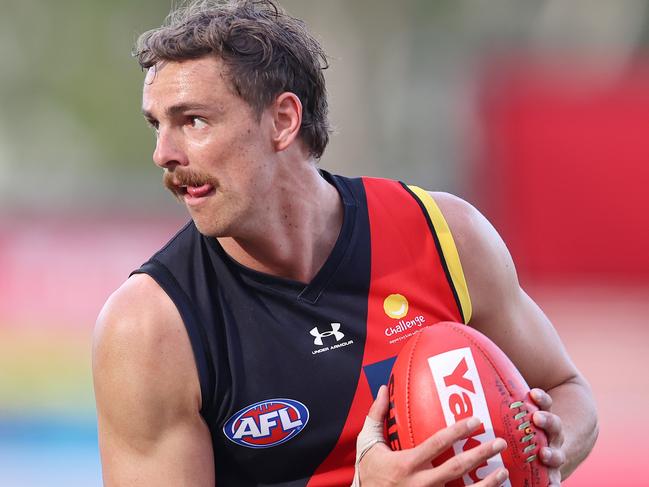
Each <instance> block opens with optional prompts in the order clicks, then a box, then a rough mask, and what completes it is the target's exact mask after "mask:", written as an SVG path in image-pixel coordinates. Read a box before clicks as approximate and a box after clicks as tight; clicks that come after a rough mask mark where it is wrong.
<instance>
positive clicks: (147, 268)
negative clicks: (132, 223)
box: [131, 259, 214, 417]
mask: <svg viewBox="0 0 649 487" xmlns="http://www.w3.org/2000/svg"><path fill="white" fill-rule="evenodd" d="M133 274H147V275H149V276H151V278H153V280H155V281H156V282H157V283H158V285H159V286H160V287H161V288H162V290H163V291H164V292H165V293H167V295H168V296H169V298H171V300H172V301H173V303H174V304H175V305H176V308H177V309H178V312H179V313H180V317H181V318H182V320H183V323H184V325H185V330H187V335H188V336H189V342H190V344H191V347H192V351H193V353H194V361H195V363H196V369H197V371H198V380H199V383H200V387H201V415H203V416H204V417H205V415H206V413H207V411H208V410H209V406H210V401H211V398H212V397H213V395H212V393H211V392H212V390H213V384H214V373H213V371H212V369H210V367H209V365H208V364H210V363H212V362H211V360H209V350H207V349H206V348H205V345H204V344H206V343H207V337H206V336H205V331H204V330H203V327H202V326H201V325H200V321H199V319H198V316H197V314H196V311H195V308H194V305H193V304H192V302H191V300H190V299H189V297H188V296H187V294H186V293H185V292H184V291H183V290H182V288H181V287H180V284H178V281H176V278H175V277H174V276H173V275H172V274H171V272H169V270H168V269H167V268H166V267H165V266H164V264H162V263H160V262H158V261H157V260H155V259H151V260H149V261H148V262H146V263H145V264H143V265H142V267H140V268H139V269H137V270H136V271H133V272H132V273H131V275H133Z"/></svg>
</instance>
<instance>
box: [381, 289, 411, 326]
mask: <svg viewBox="0 0 649 487" xmlns="http://www.w3.org/2000/svg"><path fill="white" fill-rule="evenodd" d="M383 311H385V314H386V315H388V316H389V317H390V318H392V319H393V320H399V319H401V318H403V317H404V316H406V315H407V314H408V300H407V299H406V297H405V296H403V295H401V294H390V295H389V296H388V297H387V298H385V300H384V301H383Z"/></svg>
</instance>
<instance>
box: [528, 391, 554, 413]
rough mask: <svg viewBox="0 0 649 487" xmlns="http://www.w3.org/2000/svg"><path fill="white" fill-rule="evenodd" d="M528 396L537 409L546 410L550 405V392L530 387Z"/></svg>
mask: <svg viewBox="0 0 649 487" xmlns="http://www.w3.org/2000/svg"><path fill="white" fill-rule="evenodd" d="M530 397H531V398H532V400H533V401H534V402H535V403H536V405H537V406H538V407H539V409H543V410H544V411H548V410H549V409H550V408H551V407H552V397H550V394H548V393H547V392H545V391H544V390H543V389H538V388H537V389H532V390H531V391H530Z"/></svg>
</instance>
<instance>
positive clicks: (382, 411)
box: [354, 386, 508, 487]
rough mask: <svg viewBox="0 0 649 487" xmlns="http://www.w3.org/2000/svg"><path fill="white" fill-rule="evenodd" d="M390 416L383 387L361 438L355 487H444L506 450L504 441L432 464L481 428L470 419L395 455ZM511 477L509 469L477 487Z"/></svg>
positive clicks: (488, 486) (497, 441)
mask: <svg viewBox="0 0 649 487" xmlns="http://www.w3.org/2000/svg"><path fill="white" fill-rule="evenodd" d="M387 413H388V392H387V388H386V387H385V386H383V387H381V389H380V390H379V393H378V395H377V397H376V401H374V404H372V407H371V408H370V412H369V414H368V417H367V420H366V421H365V426H364V427H363V431H361V433H360V435H359V441H358V446H357V448H358V452H357V469H358V471H357V477H356V478H355V479H354V485H359V483H358V480H359V479H360V485H361V486H362V487H383V486H394V485H400V486H401V485H407V486H417V487H418V486H422V487H435V486H443V485H445V484H446V483H447V482H450V481H451V480H454V479H460V478H462V476H463V475H464V474H466V473H468V472H470V471H471V470H473V469H474V468H476V467H477V466H479V465H482V464H483V463H485V461H486V460H487V459H489V458H490V457H492V456H494V455H495V454H496V453H500V452H501V451H503V450H504V449H505V448H506V447H507V443H506V442H505V440H503V439H502V438H496V439H495V440H494V441H491V442H489V443H485V444H483V445H480V446H477V447H475V448H472V449H470V450H468V451H466V452H463V453H461V454H459V455H456V456H454V457H453V458H451V459H449V460H447V461H446V462H444V463H443V464H441V465H440V466H438V467H433V466H432V463H431V462H432V460H433V459H434V458H436V457H437V456H439V455H440V454H441V453H442V452H444V451H445V450H447V449H448V448H450V447H451V445H453V443H455V442H456V441H458V440H461V439H463V438H467V437H469V435H470V434H471V433H472V432H473V431H474V430H475V429H476V428H477V427H478V426H479V424H480V422H479V421H478V420H477V419H475V418H468V419H465V420H462V421H459V422H457V423H455V424H454V425H452V426H449V427H448V428H445V429H443V430H441V431H438V432H437V433H435V434H434V435H433V436H431V437H430V438H428V439H427V440H426V441H424V442H423V443H421V444H420V445H418V446H416V447H415V448H411V449H408V450H402V451H392V450H391V449H390V447H388V446H387V445H386V444H385V439H384V438H383V422H384V421H385V417H386V416H387ZM507 477H508V472H507V470H506V469H504V468H501V469H498V470H496V471H494V472H492V473H491V474H489V475H488V476H487V477H486V478H484V479H483V480H481V481H480V482H478V483H476V484H474V485H475V486H477V487H494V486H498V485H500V484H502V483H503V482H504V481H505V480H506V479H507Z"/></svg>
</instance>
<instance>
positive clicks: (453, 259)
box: [404, 185, 472, 324]
mask: <svg viewBox="0 0 649 487" xmlns="http://www.w3.org/2000/svg"><path fill="white" fill-rule="evenodd" d="M404 186H405V185H404ZM405 187H406V189H408V190H409V191H410V192H411V193H412V194H413V196H415V197H416V199H417V200H418V201H419V202H420V203H421V205H423V209H424V210H425V214H426V216H427V217H428V221H429V224H430V226H431V230H432V232H433V234H434V236H435V237H436V240H437V242H438V243H439V247H440V251H441V254H442V255H441V256H440V257H442V259H443V261H444V263H445V267H446V269H447V272H448V276H449V280H450V281H451V282H450V284H451V287H452V288H453V292H454V294H455V297H456V299H457V301H458V306H459V308H460V313H461V315H462V318H463V320H464V323H465V324H468V323H469V321H470V320H471V312H472V308H471V298H470V296H469V288H468V287H467V284H466V279H465V278H464V271H463V270H462V263H461V262H460V256H459V254H458V251H457V247H456V245H455V240H454V239H453V234H452V233H451V230H450V228H449V226H448V223H447V222H446V219H445V218H444V215H443V214H442V211H441V210H440V209H439V206H437V203H436V202H435V199H434V198H433V197H432V196H431V195H430V194H429V193H428V191H425V190H423V189H421V188H419V187H417V186H405Z"/></svg>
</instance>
